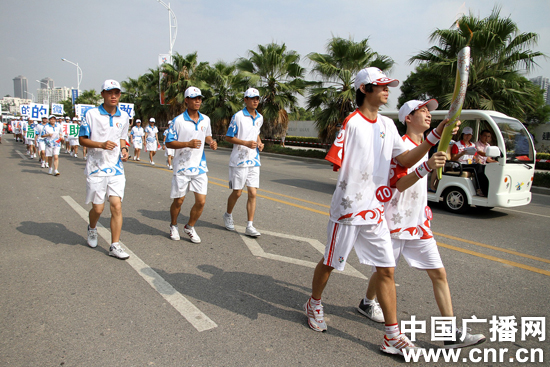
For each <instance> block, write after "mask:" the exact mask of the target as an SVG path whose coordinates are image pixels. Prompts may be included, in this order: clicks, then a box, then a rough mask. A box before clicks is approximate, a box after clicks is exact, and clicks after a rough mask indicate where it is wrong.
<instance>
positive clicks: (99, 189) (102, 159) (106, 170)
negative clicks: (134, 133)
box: [79, 105, 129, 204]
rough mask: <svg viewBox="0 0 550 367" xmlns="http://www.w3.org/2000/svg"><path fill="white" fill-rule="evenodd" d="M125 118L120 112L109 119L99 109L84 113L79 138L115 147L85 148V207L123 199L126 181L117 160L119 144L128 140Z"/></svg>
mask: <svg viewBox="0 0 550 367" xmlns="http://www.w3.org/2000/svg"><path fill="white" fill-rule="evenodd" d="M128 126H129V119H128V114H126V113H121V111H120V109H119V108H118V107H117V110H116V112H115V114H114V115H110V114H109V113H108V112H107V111H106V110H105V109H104V108H103V105H101V106H99V107H96V108H92V109H89V110H88V111H87V112H86V122H85V123H83V124H82V126H81V127H80V132H79V136H86V137H88V138H89V139H90V140H92V141H99V142H103V141H108V140H109V141H112V142H114V143H115V144H116V145H117V146H116V147H115V148H114V149H112V150H107V149H101V148H88V159H87V160H86V168H85V170H84V173H85V174H86V176H87V186H86V203H87V204H88V203H90V202H93V203H94V204H102V203H103V202H104V201H105V197H108V196H118V197H120V198H121V200H122V199H123V198H124V187H125V183H126V178H125V176H124V167H123V165H122V160H121V156H120V153H121V152H120V148H121V147H120V140H126V141H127V140H128Z"/></svg>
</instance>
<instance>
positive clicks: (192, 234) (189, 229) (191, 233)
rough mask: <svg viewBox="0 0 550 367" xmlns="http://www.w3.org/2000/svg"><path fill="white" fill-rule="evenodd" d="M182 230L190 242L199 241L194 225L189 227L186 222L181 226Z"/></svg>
mask: <svg viewBox="0 0 550 367" xmlns="http://www.w3.org/2000/svg"><path fill="white" fill-rule="evenodd" d="M183 231H184V232H185V234H186V235H188V236H189V238H190V239H191V242H193V243H201V238H200V237H199V235H198V234H197V231H195V227H189V226H188V225H187V224H186V225H185V226H184V227H183Z"/></svg>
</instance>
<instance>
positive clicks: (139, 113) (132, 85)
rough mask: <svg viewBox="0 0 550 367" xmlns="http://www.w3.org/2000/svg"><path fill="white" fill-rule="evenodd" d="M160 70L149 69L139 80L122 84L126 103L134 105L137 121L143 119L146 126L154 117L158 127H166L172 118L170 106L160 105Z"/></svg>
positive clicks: (131, 80)
mask: <svg viewBox="0 0 550 367" xmlns="http://www.w3.org/2000/svg"><path fill="white" fill-rule="evenodd" d="M159 76H160V71H159V68H155V69H149V70H148V72H147V73H145V74H143V75H141V76H139V77H138V78H137V79H132V78H129V79H128V80H127V81H123V82H122V88H123V89H124V93H123V96H124V97H123V98H124V99H122V97H121V100H123V101H124V102H130V103H134V108H135V111H136V117H135V118H136V119H138V118H139V119H141V120H142V121H143V123H144V125H145V124H146V123H147V121H148V120H149V118H151V117H154V118H155V120H156V121H157V126H159V127H163V126H166V125H167V123H168V120H170V119H171V117H170V106H168V105H164V106H163V105H161V104H160V95H159Z"/></svg>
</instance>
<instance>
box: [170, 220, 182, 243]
mask: <svg viewBox="0 0 550 367" xmlns="http://www.w3.org/2000/svg"><path fill="white" fill-rule="evenodd" d="M170 238H171V239H173V240H174V241H179V240H180V231H179V230H178V226H174V225H172V224H170Z"/></svg>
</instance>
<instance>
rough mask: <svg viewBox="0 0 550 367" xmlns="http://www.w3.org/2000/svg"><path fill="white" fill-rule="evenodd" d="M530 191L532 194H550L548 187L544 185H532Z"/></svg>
mask: <svg viewBox="0 0 550 367" xmlns="http://www.w3.org/2000/svg"><path fill="white" fill-rule="evenodd" d="M531 192H532V193H533V194H542V195H550V189H548V188H546V187H538V186H532V187H531Z"/></svg>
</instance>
